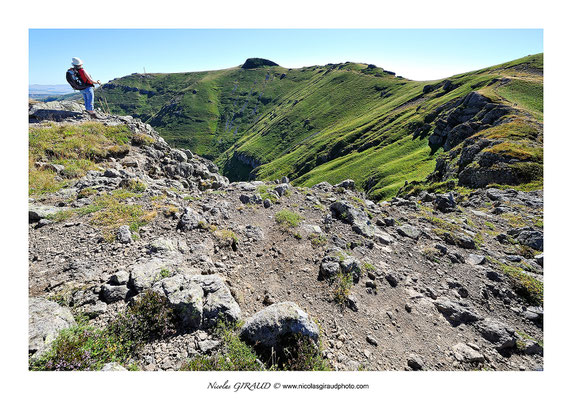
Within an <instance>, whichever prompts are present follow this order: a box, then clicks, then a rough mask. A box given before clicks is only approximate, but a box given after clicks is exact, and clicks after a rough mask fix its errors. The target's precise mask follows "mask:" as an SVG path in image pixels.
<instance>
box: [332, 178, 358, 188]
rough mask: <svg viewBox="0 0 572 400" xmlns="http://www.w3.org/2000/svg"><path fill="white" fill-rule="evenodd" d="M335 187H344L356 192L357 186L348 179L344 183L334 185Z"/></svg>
mask: <svg viewBox="0 0 572 400" xmlns="http://www.w3.org/2000/svg"><path fill="white" fill-rule="evenodd" d="M334 187H342V188H344V189H349V190H354V189H355V187H356V185H355V182H354V181H353V180H351V179H346V180H345V181H342V182H340V183H338V184H337V185H334Z"/></svg>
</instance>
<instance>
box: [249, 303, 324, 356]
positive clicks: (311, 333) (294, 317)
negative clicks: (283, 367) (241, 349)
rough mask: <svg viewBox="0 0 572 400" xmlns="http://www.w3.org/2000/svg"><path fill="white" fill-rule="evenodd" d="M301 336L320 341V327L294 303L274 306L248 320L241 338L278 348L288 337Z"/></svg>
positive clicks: (263, 345)
mask: <svg viewBox="0 0 572 400" xmlns="http://www.w3.org/2000/svg"><path fill="white" fill-rule="evenodd" d="M295 334H301V335H304V336H307V337H309V338H310V339H312V340H313V341H317V340H318V334H319V330H318V326H317V325H316V324H315V323H314V322H313V321H312V320H311V319H310V317H309V316H308V314H306V313H305V312H304V311H303V310H302V309H300V307H298V306H297V305H296V304H295V303H293V302H290V301H288V302H284V303H277V304H273V305H271V306H269V307H266V308H265V309H263V310H262V311H259V312H257V313H256V314H254V315H253V316H252V317H250V318H248V319H247V320H246V322H245V324H244V326H243V327H242V329H241V331H240V336H241V338H243V339H244V340H246V341H247V342H248V343H252V344H258V345H260V346H262V347H265V348H276V347H278V346H279V345H280V342H281V341H282V340H284V339H287V338H288V336H292V335H295Z"/></svg>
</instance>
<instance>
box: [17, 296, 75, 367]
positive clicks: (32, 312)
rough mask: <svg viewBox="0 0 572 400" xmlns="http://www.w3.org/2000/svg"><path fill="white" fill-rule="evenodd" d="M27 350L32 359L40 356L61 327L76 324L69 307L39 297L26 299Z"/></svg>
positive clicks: (64, 327)
mask: <svg viewBox="0 0 572 400" xmlns="http://www.w3.org/2000/svg"><path fill="white" fill-rule="evenodd" d="M28 307H29V308H28V313H29V314H28V337H29V344H28V352H29V354H30V355H31V356H32V359H38V358H40V357H41V356H42V355H43V354H44V353H45V352H46V351H48V350H49V349H50V345H51V344H52V342H53V341H54V339H55V338H56V337H57V336H58V334H59V332H60V331H61V330H62V329H66V328H70V327H72V326H75V325H76V322H75V319H74V317H73V315H72V313H71V312H70V310H69V309H67V308H65V307H62V306H60V305H59V304H58V303H56V302H54V301H50V300H46V299H44V298H41V297H30V299H29V300H28Z"/></svg>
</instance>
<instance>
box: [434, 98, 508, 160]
mask: <svg viewBox="0 0 572 400" xmlns="http://www.w3.org/2000/svg"><path fill="white" fill-rule="evenodd" d="M447 109H448V111H445V112H443V111H444V110H447ZM509 111H510V108H509V107H507V106H503V105H500V104H495V103H493V102H491V100H490V99H488V98H487V97H485V96H483V95H481V94H479V93H477V92H471V93H469V94H468V95H466V96H465V97H464V98H462V99H460V100H454V101H452V102H450V103H447V104H445V105H443V106H442V107H439V108H438V109H437V110H436V111H435V114H439V115H440V116H439V118H438V119H437V120H435V129H434V132H433V134H432V135H431V136H430V137H429V141H430V143H432V144H436V145H442V146H443V148H444V149H445V150H450V149H452V148H453V147H455V146H456V145H458V144H459V143H461V142H462V141H463V140H465V139H467V138H468V137H469V136H471V135H473V134H474V133H476V132H478V131H480V130H483V129H486V128H487V127H489V126H491V125H492V124H493V123H495V122H496V121H498V119H499V118H500V117H502V116H503V115H506V114H508V112H509Z"/></svg>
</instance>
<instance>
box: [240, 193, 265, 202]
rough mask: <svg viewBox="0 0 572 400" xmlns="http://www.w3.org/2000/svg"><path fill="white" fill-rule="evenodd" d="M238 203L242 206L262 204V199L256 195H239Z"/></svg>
mask: <svg viewBox="0 0 572 400" xmlns="http://www.w3.org/2000/svg"><path fill="white" fill-rule="evenodd" d="M240 201H241V202H242V203H243V204H262V197H261V196H260V195H259V194H258V193H254V194H251V195H247V194H241V195H240Z"/></svg>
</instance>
